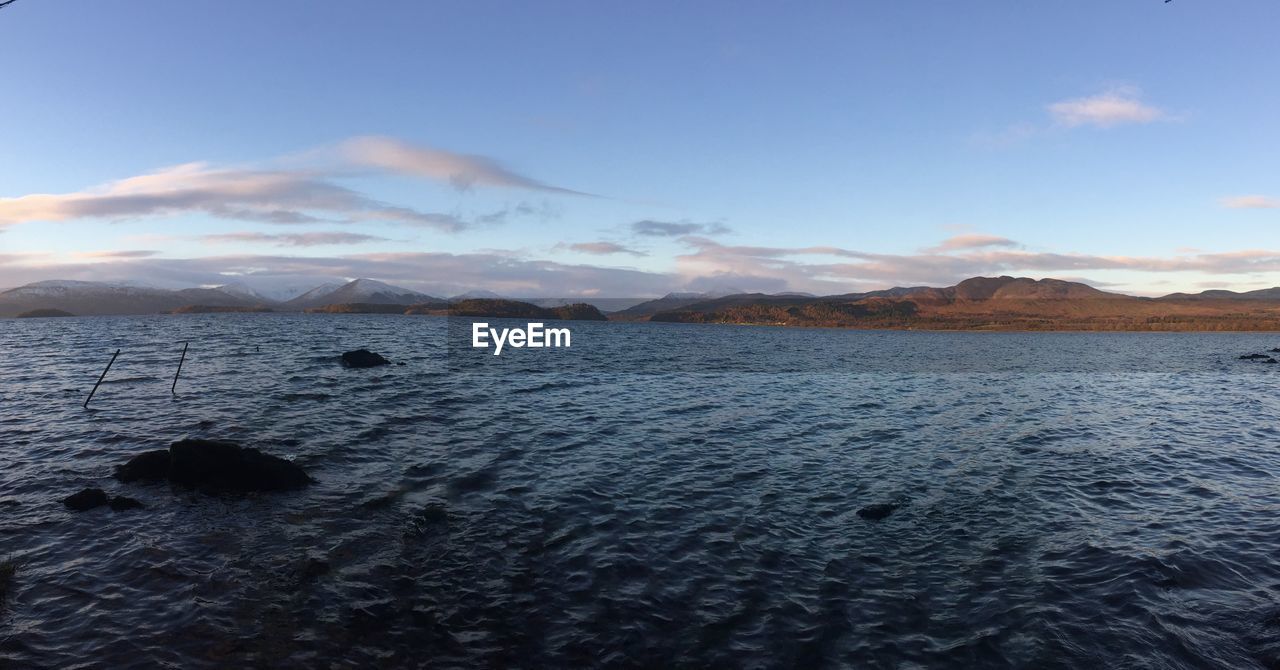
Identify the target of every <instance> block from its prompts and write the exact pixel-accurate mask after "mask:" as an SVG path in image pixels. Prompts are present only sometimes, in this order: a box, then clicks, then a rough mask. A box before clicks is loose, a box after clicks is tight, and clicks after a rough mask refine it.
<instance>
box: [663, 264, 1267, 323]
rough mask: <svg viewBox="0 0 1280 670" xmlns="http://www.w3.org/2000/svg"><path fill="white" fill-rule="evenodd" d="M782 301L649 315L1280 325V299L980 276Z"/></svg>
mask: <svg viewBox="0 0 1280 670" xmlns="http://www.w3.org/2000/svg"><path fill="white" fill-rule="evenodd" d="M782 298H783V297H781V296H763V297H761V298H757V297H756V296H751V295H741V296H729V297H728V298H722V299H718V300H712V301H707V302H702V303H695V304H692V305H687V306H685V307H683V308H680V309H677V310H670V311H665V312H659V313H657V314H654V315H652V316H651V317H650V320H652V321H666V322H680V323H736V324H770V325H785V326H820V327H849V328H902V329H932V330H1280V300H1276V301H1266V300H1261V299H1251V300H1239V299H1222V298H1213V297H1188V298H1176V297H1172V296H1167V297H1165V298H1160V299H1150V298H1138V297H1134V296H1127V295H1120V294H1117V293H1108V292H1106V291H1100V290H1098V289H1096V288H1093V287H1091V286H1088V285H1085V284H1080V283H1077V282H1068V281H1062V280H1058V279H1039V280H1036V279H1028V278H1025V277H1023V278H1014V277H975V278H973V279H966V280H965V281H962V282H960V283H959V284H957V285H955V286H950V287H946V288H920V289H911V290H896V291H887V292H876V293H875V294H850V295H847V296H829V297H815V298H801V297H791V298H789V299H782Z"/></svg>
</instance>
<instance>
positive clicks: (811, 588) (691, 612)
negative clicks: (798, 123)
mask: <svg viewBox="0 0 1280 670" xmlns="http://www.w3.org/2000/svg"><path fill="white" fill-rule="evenodd" d="M573 328H574V348H573V349H572V350H538V351H532V350H524V351H517V352H513V353H514V354H516V355H508V354H507V352H504V355H503V356H501V357H493V356H488V358H487V359H486V360H485V361H484V362H479V359H478V358H477V359H471V358H468V354H469V353H471V352H469V351H468V350H466V349H465V348H463V347H461V346H459V345H458V343H457V342H454V345H453V346H450V345H448V344H446V339H447V335H448V334H449V331H450V330H451V329H450V328H448V327H447V325H446V322H445V321H444V320H441V319H435V318H428V317H424V318H408V317H396V316H355V315H350V316H348V315H344V316H318V315H314V316H312V315H308V316H303V315H293V316H290V315H209V316H185V317H129V318H97V319H56V320H53V319H51V320H23V321H0V351H3V352H4V356H3V357H0V459H3V462H4V463H5V465H4V467H3V469H2V470H0V515H2V516H0V554H12V555H13V556H14V557H15V558H16V559H17V560H18V561H19V562H20V564H21V568H20V570H19V574H18V575H17V577H16V580H15V584H14V591H13V593H12V594H11V595H10V597H9V600H8V603H7V604H6V605H5V606H4V607H3V609H2V610H0V661H7V662H9V663H10V664H13V665H17V666H23V667H64V666H67V665H74V664H91V663H102V664H106V665H108V666H110V667H128V666H138V667H152V666H155V665H157V664H164V663H168V664H172V665H174V666H178V667H201V666H219V665H243V664H250V665H260V664H262V665H265V664H271V665H280V666H285V667H289V666H313V665H320V664H326V663H328V662H329V661H330V660H333V659H343V660H347V661H349V662H351V663H353V664H360V665H378V664H382V665H392V666H395V665H410V666H413V665H421V664H427V663H429V664H431V665H435V666H451V665H452V666H460V667H474V666H476V665H484V666H546V665H551V666H560V667H575V666H584V665H586V666H598V665H609V666H617V665H633V666H663V665H671V664H673V663H674V664H683V665H690V666H751V667H776V666H796V667H818V666H821V665H824V664H828V665H860V666H865V665H878V666H901V665H911V664H919V665H922V666H931V667H933V666H940V665H941V666H946V665H951V666H958V667H964V666H972V665H974V664H976V663H982V664H994V665H1016V666H1030V667H1079V666H1082V665H1086V664H1102V665H1108V666H1116V665H1120V666H1138V667H1186V666H1205V665H1219V666H1224V667H1257V666H1263V665H1266V664H1268V663H1275V662H1276V661H1277V659H1280V564H1278V563H1277V562H1276V561H1275V554H1276V548H1277V547H1280V514H1278V512H1280V488H1278V487H1277V482H1276V479H1275V473H1277V472H1280V450H1277V449H1276V443H1277V431H1276V428H1275V426H1276V419H1277V417H1280V399H1278V398H1277V394H1276V393H1275V388H1276V383H1277V381H1280V377H1277V376H1276V375H1278V374H1280V371H1274V370H1270V369H1268V368H1263V367H1261V366H1256V365H1254V366H1251V365H1250V364H1249V363H1244V362H1240V361H1236V360H1235V356H1236V355H1238V354H1241V353H1248V352H1251V351H1261V350H1265V349H1267V348H1270V347H1272V346H1276V345H1278V344H1280V336H1274V335H1273V336H1268V335H1265V334H1250V335H1225V334H1213V335H1188V334H1181V335H1156V334H1142V335H1135V334H1070V335H1053V334H1011V333H1004V334H964V333H950V334H947V333H873V332H854V331H817V330H787V329H772V328H733V327H716V326H675V325H660V324H652V325H650V324H597V323H590V324H589V323H580V324H578V323H575V324H574V325H573ZM183 340H190V341H191V349H190V351H189V353H188V355H187V360H186V363H185V365H184V367H183V375H182V379H181V380H180V381H179V384H178V395H177V396H176V397H171V396H170V395H169V384H170V382H171V380H172V374H173V371H174V369H175V368H176V365H177V360H178V357H179V355H180V352H181V348H182V345H181V344H180V342H181V341H183ZM117 347H119V348H122V349H123V351H122V353H121V355H120V358H119V360H117V362H116V364H115V366H113V368H112V370H111V373H110V375H109V376H108V379H107V383H104V384H103V387H102V388H101V389H99V391H98V394H97V396H96V397H95V398H94V400H93V403H92V404H91V405H90V409H89V410H84V409H82V408H81V406H80V405H81V403H82V402H83V400H84V396H85V395H86V394H87V392H88V389H89V388H90V387H91V386H92V385H93V382H94V381H95V380H96V379H97V376H98V374H99V373H100V372H101V369H102V366H103V365H105V364H106V361H107V359H108V358H110V354H111V352H113V351H114V350H115V349H116V348H117ZM357 347H368V348H369V349H371V350H373V351H377V352H379V353H382V354H384V355H386V356H387V357H388V358H390V359H392V360H394V361H398V362H404V363H405V364H406V365H404V366H390V367H383V368H377V369H372V370H346V369H343V368H342V367H340V366H339V365H338V364H337V360H336V356H337V354H338V353H340V352H342V351H344V350H348V349H354V348H357ZM183 436H201V437H218V438H225V439H233V440H239V441H241V442H243V443H244V444H246V445H250V446H256V447H259V448H261V449H263V450H265V451H268V452H271V453H276V454H279V455H284V456H287V457H290V458H294V459H296V460H297V461H298V462H299V463H300V464H302V465H303V466H305V467H306V468H307V469H308V471H309V472H311V473H312V474H313V475H314V476H315V477H316V478H317V479H318V483H317V484H316V485H314V486H313V487H311V488H310V489H307V490H304V491H301V492H297V493H286V494H271V495H262V496H247V497H207V496H203V495H200V494H196V493H192V492H188V491H184V490H180V489H171V488H170V487H168V486H167V485H166V486H124V485H121V484H118V483H117V482H115V481H114V480H111V479H110V478H109V474H110V472H111V468H112V466H113V465H114V464H116V463H119V462H122V461H123V460H125V459H126V458H127V457H128V456H129V455H131V454H133V453H136V452H139V451H143V450H147V449H155V448H163V447H165V446H166V445H167V444H168V443H169V442H171V441H173V440H175V439H178V438H180V437H183ZM86 485H100V486H102V487H103V488H106V489H108V491H110V492H113V493H117V492H124V493H127V494H128V495H130V496H133V497H136V498H138V499H140V500H142V501H143V502H144V503H145V504H146V505H147V506H148V509H146V510H144V511H140V512H121V513H114V512H111V511H109V510H106V509H100V510H94V511H91V512H86V513H82V514H72V513H69V512H68V511H67V510H65V509H64V508H63V507H62V505H61V504H60V503H59V502H58V501H59V499H60V498H61V497H62V496H64V495H66V494H68V493H71V492H73V491H75V490H78V489H79V488H82V487H84V486H86ZM878 503H895V504H898V505H899V507H898V508H897V509H896V510H895V511H894V512H893V513H892V514H891V515H889V516H888V517H887V518H885V519H883V520H881V521H869V520H867V519H864V518H861V517H859V516H858V514H857V511H858V510H859V509H861V508H863V507H866V506H868V505H873V504H878ZM326 567H327V570H326V569H325V568H326Z"/></svg>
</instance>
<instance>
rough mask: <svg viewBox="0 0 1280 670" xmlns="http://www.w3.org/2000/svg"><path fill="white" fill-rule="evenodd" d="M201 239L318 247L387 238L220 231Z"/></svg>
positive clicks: (212, 241)
mask: <svg viewBox="0 0 1280 670" xmlns="http://www.w3.org/2000/svg"><path fill="white" fill-rule="evenodd" d="M200 239H201V240H203V241H205V242H211V243H214V244H227V243H231V244H272V245H275V246H278V247H320V246H337V245H354V244H363V243H365V242H385V241H386V240H387V238H385V237H378V236H377V235H362V234H359V233H342V232H332V233H282V234H275V233H253V232H243V233H220V234H216V235H202V236H201V237H200Z"/></svg>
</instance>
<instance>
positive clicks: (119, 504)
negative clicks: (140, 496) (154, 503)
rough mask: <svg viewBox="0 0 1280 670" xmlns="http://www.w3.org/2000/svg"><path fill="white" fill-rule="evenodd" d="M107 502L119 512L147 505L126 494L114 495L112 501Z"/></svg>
mask: <svg viewBox="0 0 1280 670" xmlns="http://www.w3.org/2000/svg"><path fill="white" fill-rule="evenodd" d="M107 504H108V505H110V507H111V509H113V510H115V511H117V512H123V511H125V510H131V509H142V508H144V507H146V505H143V504H142V503H140V502H138V501H137V500H134V499H133V498H128V497H125V496H114V497H112V498H111V502H109V503H107Z"/></svg>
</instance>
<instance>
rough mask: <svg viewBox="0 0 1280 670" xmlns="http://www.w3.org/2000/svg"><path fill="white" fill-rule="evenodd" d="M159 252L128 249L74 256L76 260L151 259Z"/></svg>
mask: <svg viewBox="0 0 1280 670" xmlns="http://www.w3.org/2000/svg"><path fill="white" fill-rule="evenodd" d="M159 254H160V252H159V251H155V250H152V249H126V250H123V251H79V252H76V253H74V254H72V256H75V257H76V258H96V259H99V260H120V259H128V258H149V257H151V256H158V255H159Z"/></svg>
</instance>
